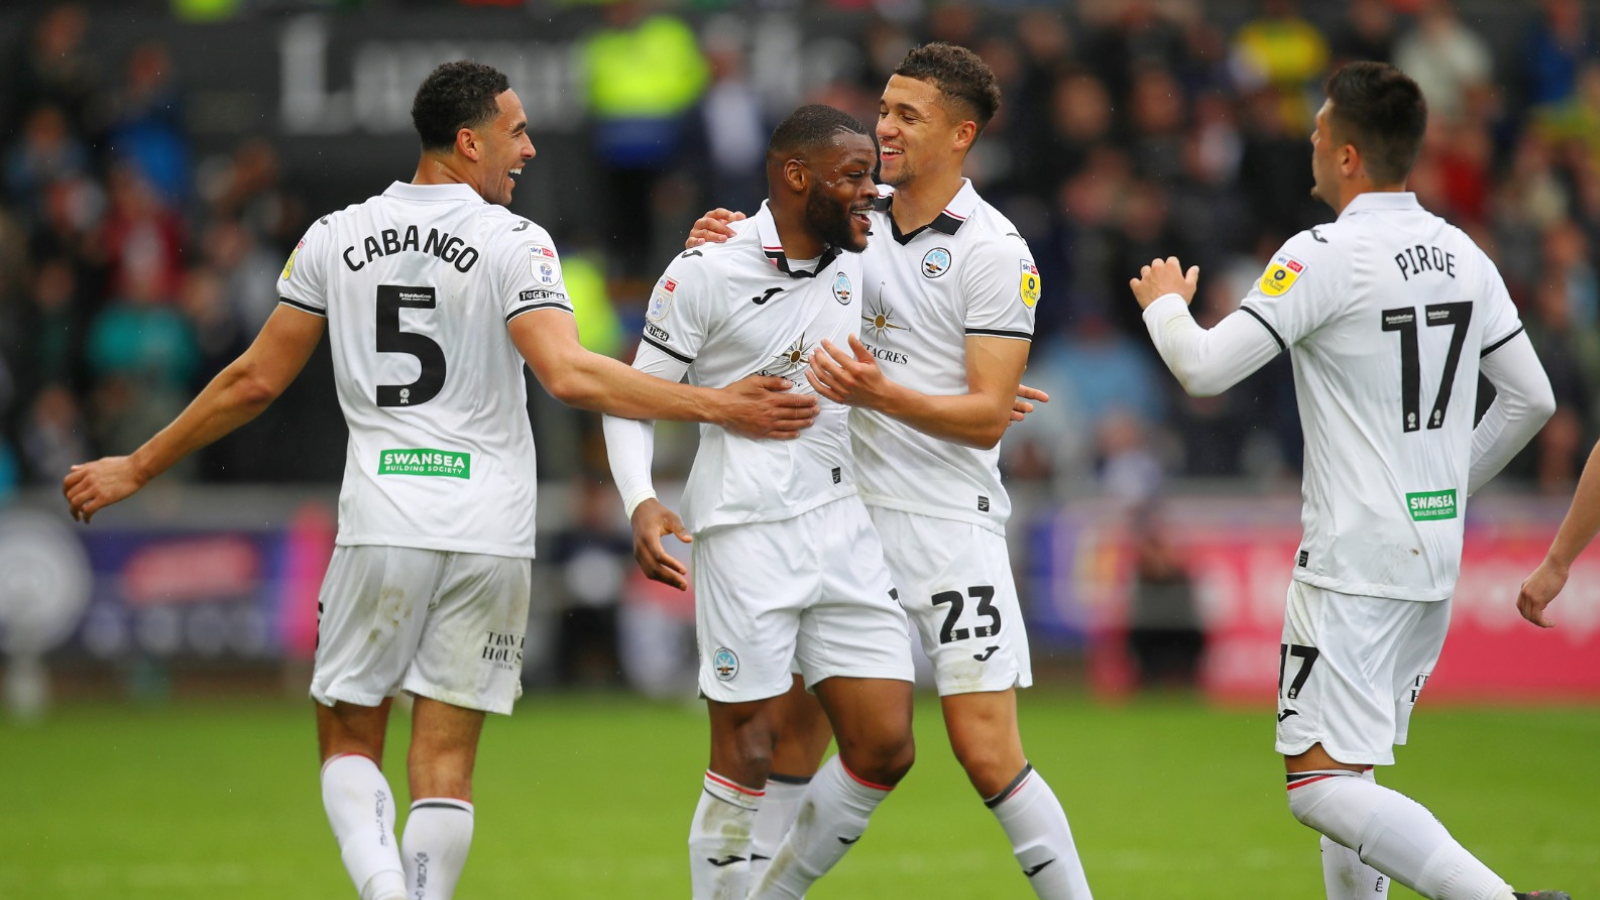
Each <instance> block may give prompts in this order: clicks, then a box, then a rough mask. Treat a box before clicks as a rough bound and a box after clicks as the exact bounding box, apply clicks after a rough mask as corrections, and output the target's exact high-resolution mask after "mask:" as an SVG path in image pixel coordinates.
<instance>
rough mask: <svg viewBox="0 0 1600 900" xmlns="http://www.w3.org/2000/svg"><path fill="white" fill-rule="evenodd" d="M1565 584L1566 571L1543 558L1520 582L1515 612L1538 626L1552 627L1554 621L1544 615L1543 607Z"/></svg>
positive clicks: (1547, 604)
mask: <svg viewBox="0 0 1600 900" xmlns="http://www.w3.org/2000/svg"><path fill="white" fill-rule="evenodd" d="M1566 584H1567V572H1566V570H1565V569H1559V568H1557V567H1555V566H1553V565H1551V564H1550V560H1548V559H1547V560H1545V561H1544V562H1542V563H1540V564H1539V568H1537V569H1534V570H1533V574H1532V575H1529V576H1528V580H1527V581H1524V582H1523V583H1522V590H1520V591H1518V592H1517V612H1519V613H1522V617H1523V618H1524V619H1527V620H1528V621H1529V622H1532V623H1533V624H1535V625H1537V626H1539V627H1540V628H1554V627H1555V623H1554V622H1551V621H1549V620H1548V619H1546V618H1545V617H1544V608H1545V607H1546V606H1549V605H1550V601H1552V600H1554V599H1556V595H1557V594H1559V593H1561V589H1562V588H1563V587H1565V586H1566Z"/></svg>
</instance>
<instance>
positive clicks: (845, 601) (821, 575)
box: [692, 496, 914, 703]
mask: <svg viewBox="0 0 1600 900" xmlns="http://www.w3.org/2000/svg"><path fill="white" fill-rule="evenodd" d="M692 546H693V553H694V590H695V638H696V641H697V643H698V644H699V648H700V692H701V694H703V695H704V696H705V697H707V698H709V699H711V700H717V701H720V702H722V703H745V702H749V701H752V700H764V699H767V698H769V697H776V696H778V695H780V694H783V693H785V692H787V691H788V690H789V688H790V686H791V684H792V680H791V677H790V664H791V662H795V663H798V664H799V671H800V673H801V674H802V675H803V676H804V677H805V683H806V687H807V688H812V687H814V686H815V685H816V684H817V682H819V681H822V680H824V679H827V678H833V677H835V676H840V677H847V678H889V679H894V680H897V681H911V680H912V679H913V677H914V675H913V671H912V667H911V647H910V645H909V644H908V643H907V641H906V616H905V613H904V612H903V611H902V610H901V609H900V605H899V604H898V603H896V602H895V599H894V585H893V582H892V581H891V580H890V578H889V569H888V567H887V566H886V565H884V562H883V549H882V546H881V545H880V544H879V543H878V534H877V532H875V531H873V530H872V520H871V519H870V518H868V516H867V510H866V507H865V506H863V505H862V503H861V498H860V497H853V496H852V497H845V498H843V499H840V500H834V501H832V502H831V503H826V504H823V505H822V506H819V507H817V508H816V509H813V510H810V511H808V512H804V513H801V514H800V515H798V516H795V517H794V518H792V519H783V520H781V521H777V522H757V523H752V524H747V525H734V526H730V527H726V528H717V529H712V530H710V531H708V532H703V533H701V534H699V535H696V536H695V541H694V544H693V545H692Z"/></svg>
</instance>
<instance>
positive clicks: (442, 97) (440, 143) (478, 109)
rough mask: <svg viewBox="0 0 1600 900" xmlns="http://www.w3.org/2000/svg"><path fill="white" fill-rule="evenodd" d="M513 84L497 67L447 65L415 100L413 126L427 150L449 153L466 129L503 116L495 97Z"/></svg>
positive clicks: (431, 76)
mask: <svg viewBox="0 0 1600 900" xmlns="http://www.w3.org/2000/svg"><path fill="white" fill-rule="evenodd" d="M509 90H511V82H510V81H509V80H507V79H506V76H505V74H504V73H502V72H501V71H500V70H499V69H496V68H494V67H493V66H486V65H484V64H483V63H476V62H473V61H472V60H470V59H461V60H456V61H455V62H447V63H445V64H443V65H441V66H439V67H438V68H437V69H434V70H433V71H432V72H429V73H428V77H427V78H424V79H423V80H422V86H421V87H419V88H417V96H416V98H415V99H413V100H412V101H411V124H413V125H415V126H416V128H417V135H418V136H419V137H421V138H422V149H424V150H446V149H449V148H450V147H451V146H452V145H454V144H455V142H456V133H457V132H459V131H460V130H461V129H463V128H477V127H479V126H481V125H483V124H484V123H485V122H491V121H493V120H494V118H495V117H496V116H498V115H499V114H500V107H499V105H498V104H497V103H496V101H495V98H496V97H498V96H500V95H501V94H503V93H505V92H506V91H509Z"/></svg>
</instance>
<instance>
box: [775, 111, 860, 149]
mask: <svg viewBox="0 0 1600 900" xmlns="http://www.w3.org/2000/svg"><path fill="white" fill-rule="evenodd" d="M840 132H844V133H846V134H860V135H870V132H868V131H867V126H865V125H863V124H861V120H860V119H857V118H856V117H855V116H852V115H850V114H849V113H847V112H845V111H844V110H841V109H834V108H833V107H831V106H823V105H822V104H820V103H812V104H810V105H807V106H802V107H800V108H799V109H797V110H795V111H794V112H792V113H790V114H789V117H788V118H786V119H784V120H783V121H782V122H780V123H779V124H778V127H777V128H776V129H774V130H773V132H772V139H771V140H769V141H767V153H768V154H770V155H772V156H780V157H783V158H786V159H795V158H803V157H804V156H805V155H806V154H807V153H808V152H810V151H812V150H815V149H817V148H819V147H821V146H823V145H825V144H828V143H831V142H832V141H833V139H834V138H835V137H837V136H838V135H839V134H840Z"/></svg>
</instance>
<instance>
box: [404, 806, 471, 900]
mask: <svg viewBox="0 0 1600 900" xmlns="http://www.w3.org/2000/svg"><path fill="white" fill-rule="evenodd" d="M472 820H473V815H472V804H471V803H468V802H467V801H465V800H456V799H454V798H452V797H431V798H428V799H425V800H416V801H413V802H412V804H411V812H410V813H409V814H407V815H406V830H405V833H404V834H402V835H401V836H400V860H401V862H402V863H404V864H405V870H406V890H407V891H409V892H410V895H409V898H410V900H450V898H451V897H452V896H454V895H455V892H456V882H458V881H460V880H461V869H462V868H463V867H465V866H466V864H467V851H468V850H470V849H471V848H472Z"/></svg>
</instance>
